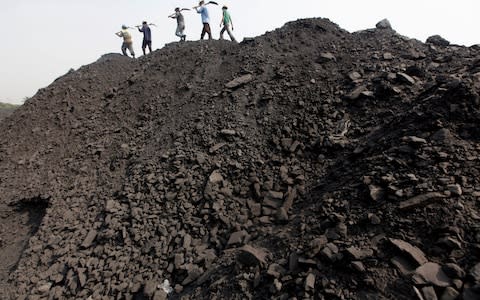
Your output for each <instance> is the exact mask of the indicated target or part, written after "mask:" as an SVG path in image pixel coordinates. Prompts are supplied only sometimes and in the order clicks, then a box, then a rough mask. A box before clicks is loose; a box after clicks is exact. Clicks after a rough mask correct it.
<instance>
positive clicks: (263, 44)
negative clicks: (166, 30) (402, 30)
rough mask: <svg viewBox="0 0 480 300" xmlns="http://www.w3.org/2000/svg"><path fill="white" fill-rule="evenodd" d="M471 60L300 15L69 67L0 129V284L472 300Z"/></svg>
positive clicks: (454, 50) (62, 295)
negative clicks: (252, 29) (248, 36)
mask: <svg viewBox="0 0 480 300" xmlns="http://www.w3.org/2000/svg"><path fill="white" fill-rule="evenodd" d="M387 29H388V28H387ZM479 51H480V48H478V47H468V48H467V47H461V46H449V47H444V46H438V45H434V44H423V43H421V42H420V41H417V40H413V39H408V38H406V37H403V36H400V35H398V34H397V33H395V32H394V31H393V30H378V29H369V30H365V31H360V32H355V33H348V32H346V31H344V30H342V29H340V28H338V26H336V25H335V24H333V23H331V22H329V21H328V20H323V19H310V20H298V21H296V22H291V23H288V24H286V25H285V26H284V27H282V28H280V29H278V30H275V31H272V32H269V33H267V34H266V35H264V36H262V37H258V38H255V39H253V40H248V41H246V42H243V43H240V44H231V43H225V42H218V41H210V42H208V43H205V42H189V43H172V44H170V45H167V46H166V47H164V48H163V49H161V50H158V51H157V52H154V53H152V54H150V55H147V56H145V57H142V58H140V59H138V60H132V59H128V58H125V57H123V56H121V55H106V56H104V57H102V58H101V59H100V60H99V61H98V62H96V63H94V64H91V65H88V66H85V67H82V68H80V69H79V70H77V71H74V72H70V73H69V74H66V75H65V76H63V77H62V78H59V79H58V80H57V81H55V82H54V83H53V84H52V85H51V86H49V87H47V88H45V89H42V90H40V91H39V92H38V93H37V95H36V96H34V97H33V98H32V99H30V100H29V101H27V102H26V103H25V105H23V106H22V107H20V108H18V109H17V110H16V111H15V112H14V113H13V114H12V115H11V116H10V117H9V118H7V119H5V120H3V121H2V122H1V123H0V130H1V132H2V137H1V138H0V195H1V197H0V198H1V199H0V244H1V247H0V267H1V268H0V290H1V291H4V293H5V294H6V295H8V296H7V298H11V299H18V298H20V299H52V300H54V299H106V298H109V299H110V298H115V299H166V298H171V299H230V298H235V299H236V298H241V299H243V298H245V299H414V298H415V297H418V298H419V299H435V298H439V299H441V298H442V297H446V299H449V298H448V297H450V298H455V297H463V298H464V299H477V298H478V285H479V284H480V283H479V280H478V276H477V275H476V272H475V270H476V269H475V268H476V265H477V264H478V263H479V261H480V259H479V243H480V233H479V228H478V225H477V224H478V223H479V222H478V221H479V220H480V213H479V211H478V208H479V207H478V203H479V202H478V201H479V199H480V188H479V186H480V181H479V178H480V176H479V174H480V171H479V164H478V157H479V151H480V148H479V146H478V141H479V139H480V136H479V132H478V129H477V127H478V123H479V121H480V118H479V116H480V113H479V102H480V101H479V99H480V97H479V90H480V81H479V78H480V75H479V73H480V63H479V62H478V57H479ZM199 53H200V54H201V55H202V56H204V57H208V58H209V59H208V60H205V61H204V60H198V59H197V58H198V54H199ZM244 76H245V77H244ZM231 79H233V81H231ZM230 81H231V82H230ZM229 83H230V84H229ZM226 84H229V85H228V86H226ZM18 237H22V238H21V239H17V238H18ZM14 266H17V267H14ZM12 267H14V268H12ZM10 270H12V271H10ZM165 280H168V281H167V282H169V283H170V282H171V286H170V284H168V285H167V287H168V288H164V287H165V286H162V284H160V283H161V282H165ZM2 296H3V295H2Z"/></svg>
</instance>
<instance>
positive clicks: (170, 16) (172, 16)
mask: <svg viewBox="0 0 480 300" xmlns="http://www.w3.org/2000/svg"><path fill="white" fill-rule="evenodd" d="M175 15H176V14H171V15H169V16H168V17H169V18H172V19H176V17H175Z"/></svg>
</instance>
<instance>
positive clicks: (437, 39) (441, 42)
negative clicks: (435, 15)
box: [427, 35, 450, 47]
mask: <svg viewBox="0 0 480 300" xmlns="http://www.w3.org/2000/svg"><path fill="white" fill-rule="evenodd" d="M427 43H429V44H432V45H435V46H444V47H445V46H448V45H450V42H449V41H447V40H446V39H444V38H443V37H441V36H439V35H432V36H430V37H428V38H427Z"/></svg>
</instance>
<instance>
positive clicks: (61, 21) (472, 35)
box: [0, 0, 480, 103]
mask: <svg viewBox="0 0 480 300" xmlns="http://www.w3.org/2000/svg"><path fill="white" fill-rule="evenodd" d="M217 2H218V3H219V4H220V6H218V7H216V6H213V5H211V6H209V9H210V16H211V19H212V21H211V23H210V25H211V27H212V30H213V34H214V38H218V35H219V31H220V28H219V23H220V19H221V5H223V4H226V5H228V6H229V10H230V13H231V15H232V19H233V22H234V25H235V31H234V34H235V35H236V38H237V40H239V41H240V40H242V39H243V37H253V36H258V35H261V34H263V33H265V32H266V31H271V30H273V29H275V28H278V27H280V26H282V25H283V24H284V23H286V22H288V21H293V20H296V19H299V18H310V17H324V18H329V19H330V20H331V21H333V22H335V23H337V24H339V25H340V27H342V28H344V29H346V30H348V31H350V32H353V31H357V30H363V29H367V28H373V27H375V24H376V23H377V22H378V21H380V20H381V19H383V18H388V19H389V20H390V22H391V23H392V26H393V28H394V29H395V30H396V31H397V32H398V33H400V34H402V35H405V36H408V37H412V38H417V39H420V40H422V41H425V39H426V38H427V37H429V36H431V35H434V34H440V35H441V36H443V37H444V38H446V39H447V40H449V41H450V42H452V43H456V44H461V45H467V46H470V45H473V44H479V43H480V36H479V34H478V30H479V29H480V18H478V13H479V11H480V1H478V0H456V1H450V0H402V1H391V0H363V1H359V0H327V1H322V0H294V1H286V0H217ZM197 3H198V1H195V0H137V1H135V0H0V4H1V6H0V7H1V10H0V22H1V26H0V36H1V37H2V45H1V46H0V60H1V73H0V102H11V103H21V102H22V101H23V100H24V98H25V97H31V96H33V95H34V94H35V93H36V91H37V90H38V89H39V88H42V87H45V86H47V85H49V84H50V83H51V82H52V81H53V80H54V79H55V78H57V77H59V76H61V75H63V74H65V73H66V72H67V71H68V70H69V69H70V68H74V69H77V68H78V67H80V66H82V65H85V64H89V63H91V62H94V61H95V60H96V59H98V58H99V57H100V56H101V55H103V54H105V53H110V52H120V45H121V39H120V38H118V37H116V36H115V35H114V33H115V32H117V31H118V30H119V29H120V26H121V25H122V24H127V25H129V26H133V25H137V24H141V22H142V21H143V20H147V21H148V22H153V23H155V24H157V25H158V27H152V34H153V46H154V48H155V49H157V48H161V47H163V45H164V44H165V43H169V42H173V41H177V40H178V38H177V37H176V36H175V35H174V32H175V28H176V21H175V20H173V19H169V18H167V16H168V15H169V14H171V13H172V12H173V9H174V8H175V7H177V6H180V7H186V8H191V7H193V6H194V5H196V4H197ZM184 15H185V18H186V27H187V28H186V34H187V40H192V39H194V40H197V39H199V35H200V31H201V27H202V24H201V21H200V16H199V15H197V14H196V13H195V12H194V11H191V12H184ZM225 36H226V37H227V35H225ZM133 37H134V48H135V51H136V52H137V55H138V54H140V53H141V52H142V50H141V41H142V35H141V34H140V33H139V32H135V33H133Z"/></svg>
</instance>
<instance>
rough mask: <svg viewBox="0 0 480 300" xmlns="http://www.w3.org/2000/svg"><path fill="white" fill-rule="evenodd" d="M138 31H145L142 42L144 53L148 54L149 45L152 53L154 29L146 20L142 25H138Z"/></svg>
mask: <svg viewBox="0 0 480 300" xmlns="http://www.w3.org/2000/svg"><path fill="white" fill-rule="evenodd" d="M137 28H138V31H140V32H143V42H142V50H143V55H147V54H146V51H145V49H146V48H147V46H148V50H150V53H152V31H151V30H150V27H148V24H147V22H146V21H143V23H142V26H137Z"/></svg>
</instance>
